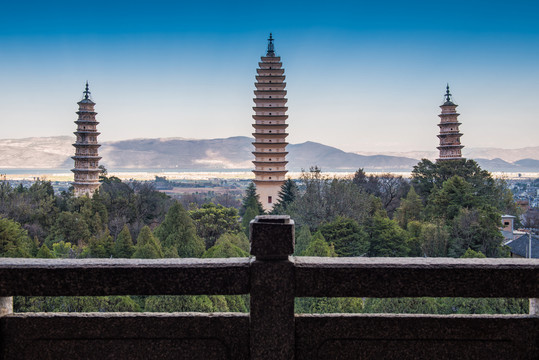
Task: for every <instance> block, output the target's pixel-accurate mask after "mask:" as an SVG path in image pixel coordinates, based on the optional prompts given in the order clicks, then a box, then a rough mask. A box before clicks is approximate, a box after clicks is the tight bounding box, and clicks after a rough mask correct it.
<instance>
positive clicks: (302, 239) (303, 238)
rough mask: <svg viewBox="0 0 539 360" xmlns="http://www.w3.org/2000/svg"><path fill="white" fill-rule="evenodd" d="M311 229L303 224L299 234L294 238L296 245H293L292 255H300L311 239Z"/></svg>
mask: <svg viewBox="0 0 539 360" xmlns="http://www.w3.org/2000/svg"><path fill="white" fill-rule="evenodd" d="M312 238H313V237H312V235H311V230H309V227H308V226H307V225H304V226H302V227H301V228H300V230H299V235H298V237H297V238H296V246H295V247H294V255H295V256H300V254H301V253H303V252H304V251H305V250H306V249H307V247H308V246H309V244H310V243H311V241H312Z"/></svg>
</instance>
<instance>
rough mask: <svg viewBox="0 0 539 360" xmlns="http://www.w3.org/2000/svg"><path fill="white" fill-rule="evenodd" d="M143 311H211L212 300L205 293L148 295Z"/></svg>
mask: <svg viewBox="0 0 539 360" xmlns="http://www.w3.org/2000/svg"><path fill="white" fill-rule="evenodd" d="M144 311H149V312H190V311H196V312H212V311H213V302H212V301H211V299H210V297H209V296H207V295H197V296H185V295H181V296H171V295H164V296H163V295H160V296H148V297H147V298H146V303H145V305H144Z"/></svg>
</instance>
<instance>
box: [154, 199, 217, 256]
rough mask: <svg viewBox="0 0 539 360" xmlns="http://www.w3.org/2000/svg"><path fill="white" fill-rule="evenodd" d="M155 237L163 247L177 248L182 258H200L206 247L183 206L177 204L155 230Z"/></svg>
mask: <svg viewBox="0 0 539 360" xmlns="http://www.w3.org/2000/svg"><path fill="white" fill-rule="evenodd" d="M155 236H156V237H157V238H158V239H159V240H160V241H161V244H162V245H163V247H164V248H165V249H166V248H169V247H176V249H177V250H178V255H179V256H180V257H182V258H187V257H200V256H202V254H203V253H204V250H205V249H206V246H205V244H204V240H202V239H201V238H199V237H198V236H197V234H196V227H195V224H194V223H193V220H192V219H191V218H190V217H189V214H188V213H187V211H186V210H185V209H184V208H183V206H182V204H180V203H179V202H176V203H175V204H174V205H172V206H171V207H170V209H169V210H168V212H167V215H166V216H165V220H164V221H163V222H162V223H161V225H159V226H158V227H157V228H156V229H155Z"/></svg>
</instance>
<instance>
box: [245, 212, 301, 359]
mask: <svg viewBox="0 0 539 360" xmlns="http://www.w3.org/2000/svg"><path fill="white" fill-rule="evenodd" d="M250 242H251V255H253V256H255V259H254V261H253V262H252V264H251V312H250V334H251V335H250V337H251V338H250V353H251V359H264V360H284V359H287V360H288V359H294V353H295V345H294V337H295V326H294V287H295V286H294V264H293V263H292V262H291V261H290V259H289V256H290V255H292V254H293V253H294V221H293V220H291V219H290V217H289V216H281V215H279V216H270V215H263V216H257V217H256V218H255V219H254V220H252V221H251V223H250Z"/></svg>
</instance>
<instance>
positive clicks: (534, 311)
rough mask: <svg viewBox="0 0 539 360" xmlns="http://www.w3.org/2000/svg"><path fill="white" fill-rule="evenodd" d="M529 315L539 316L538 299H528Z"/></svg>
mask: <svg viewBox="0 0 539 360" xmlns="http://www.w3.org/2000/svg"><path fill="white" fill-rule="evenodd" d="M529 314H530V315H539V299H534V298H531V299H530V310H529Z"/></svg>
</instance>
